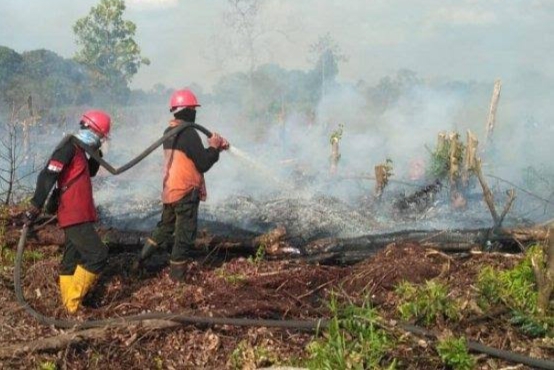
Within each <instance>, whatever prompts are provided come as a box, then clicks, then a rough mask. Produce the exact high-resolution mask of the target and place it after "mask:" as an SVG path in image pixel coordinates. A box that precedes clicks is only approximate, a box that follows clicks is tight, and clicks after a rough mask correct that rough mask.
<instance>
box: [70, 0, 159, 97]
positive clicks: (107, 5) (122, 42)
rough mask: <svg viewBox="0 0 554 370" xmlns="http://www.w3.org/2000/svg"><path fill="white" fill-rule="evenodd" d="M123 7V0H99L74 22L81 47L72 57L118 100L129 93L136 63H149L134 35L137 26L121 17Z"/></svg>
mask: <svg viewBox="0 0 554 370" xmlns="http://www.w3.org/2000/svg"><path fill="white" fill-rule="evenodd" d="M124 11H125V1H124V0H101V1H100V3H99V4H98V5H97V6H96V7H92V8H91V10H90V12H89V14H88V15H87V16H86V17H84V18H81V19H79V20H78V21H77V22H76V23H75V25H74V26H73V32H74V33H75V35H76V36H77V44H78V45H80V46H81V47H82V48H81V50H79V51H78V52H77V54H76V55H75V59H76V60H77V61H78V62H81V63H82V64H84V65H86V66H88V67H89V68H90V69H91V70H92V71H93V74H94V79H95V82H96V83H97V85H98V87H100V88H107V90H108V93H109V95H111V96H109V98H119V99H118V100H122V99H125V98H126V97H127V96H128V94H129V88H128V84H129V82H130V81H131V79H132V78H133V76H134V75H135V74H136V73H137V72H138V69H139V67H140V66H141V65H142V64H145V65H148V64H150V61H149V60H148V59H147V58H144V57H142V56H141V53H140V47H139V46H138V44H137V43H136V42H135V40H134V39H133V37H134V36H135V31H136V29H137V27H136V25H135V24H134V23H133V22H131V21H126V20H124V19H123V12H124Z"/></svg>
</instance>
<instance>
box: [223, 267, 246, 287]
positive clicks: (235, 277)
mask: <svg viewBox="0 0 554 370" xmlns="http://www.w3.org/2000/svg"><path fill="white" fill-rule="evenodd" d="M216 275H217V276H219V277H220V278H222V279H223V280H225V281H226V282H228V283H229V284H233V285H240V284H244V283H245V282H246V280H247V278H246V276H245V275H243V274H230V273H228V272H226V271H225V270H224V269H222V268H219V269H217V270H216Z"/></svg>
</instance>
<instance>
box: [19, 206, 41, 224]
mask: <svg viewBox="0 0 554 370" xmlns="http://www.w3.org/2000/svg"><path fill="white" fill-rule="evenodd" d="M38 215H40V208H37V207H35V206H34V205H31V206H29V208H27V210H26V211H25V213H24V215H23V222H24V224H25V225H27V226H31V225H32V224H33V223H34V222H35V220H36V219H37V217H38Z"/></svg>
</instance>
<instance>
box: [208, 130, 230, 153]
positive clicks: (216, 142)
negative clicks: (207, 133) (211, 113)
mask: <svg viewBox="0 0 554 370" xmlns="http://www.w3.org/2000/svg"><path fill="white" fill-rule="evenodd" d="M208 144H210V146H211V147H212V148H215V149H217V150H219V151H222V150H227V149H229V145H230V144H229V142H228V141H227V139H225V138H223V137H221V136H220V135H219V134H218V133H216V132H214V133H213V134H212V137H210V138H209V139H208Z"/></svg>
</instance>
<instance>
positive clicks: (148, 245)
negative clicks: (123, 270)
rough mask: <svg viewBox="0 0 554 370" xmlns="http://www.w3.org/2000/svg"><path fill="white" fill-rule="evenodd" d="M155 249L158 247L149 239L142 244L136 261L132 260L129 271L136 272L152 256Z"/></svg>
mask: <svg viewBox="0 0 554 370" xmlns="http://www.w3.org/2000/svg"><path fill="white" fill-rule="evenodd" d="M157 247H158V246H157V245H156V244H155V243H154V242H153V241H152V240H151V239H146V242H144V245H143V246H142V249H141V251H140V253H139V255H138V257H137V259H136V260H134V261H133V264H132V265H131V271H132V272H138V271H139V270H140V269H141V267H142V264H143V263H144V261H145V260H147V259H148V258H149V257H150V256H152V255H153V254H154V252H155V251H156V249H157Z"/></svg>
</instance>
